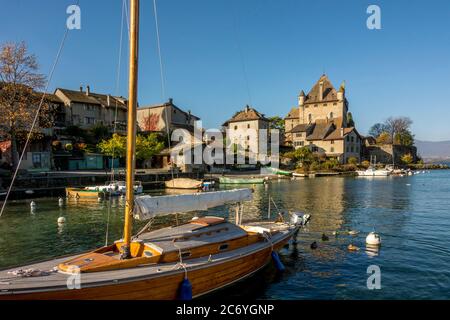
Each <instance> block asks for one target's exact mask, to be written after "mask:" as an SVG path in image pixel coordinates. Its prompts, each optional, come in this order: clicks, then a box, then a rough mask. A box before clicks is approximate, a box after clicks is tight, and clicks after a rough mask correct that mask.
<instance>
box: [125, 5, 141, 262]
mask: <svg viewBox="0 0 450 320" xmlns="http://www.w3.org/2000/svg"><path fill="white" fill-rule="evenodd" d="M138 51H139V0H130V64H129V86H128V124H127V172H126V175H127V176H126V203H125V225H124V232H123V234H124V236H123V237H124V245H123V251H122V258H123V259H128V258H131V254H130V243H131V232H132V226H133V221H132V220H133V209H134V188H133V187H134V171H135V170H134V169H135V160H136V159H135V155H136V113H137V85H138Z"/></svg>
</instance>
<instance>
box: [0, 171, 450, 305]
mask: <svg viewBox="0 0 450 320" xmlns="http://www.w3.org/2000/svg"><path fill="white" fill-rule="evenodd" d="M269 195H271V196H272V197H273V198H274V201H275V203H276V204H277V206H278V207H279V208H284V209H289V210H302V211H305V212H307V213H309V214H311V216H312V219H311V222H310V224H309V226H308V227H307V228H306V229H303V230H302V231H301V232H300V233H299V235H298V244H297V245H295V246H291V247H290V248H289V249H284V250H283V251H282V252H281V256H282V260H283V262H284V264H285V266H286V272H285V273H284V274H282V275H279V274H277V273H276V272H275V271H274V270H273V267H271V266H269V267H268V268H266V269H264V270H263V271H262V272H260V273H258V274H257V275H255V276H254V277H252V278H250V279H248V280H245V281H244V282H242V283H240V284H238V285H235V286H233V287H231V288H229V289H226V290H225V291H222V292H219V293H217V294H215V295H214V296H212V297H210V298H212V299H215V298H224V297H246V298H251V299H254V298H256V299H450V268H449V265H450V197H449V196H450V171H433V172H431V173H426V174H419V175H415V176H412V177H390V178H375V179H371V178H350V177H347V178H343V177H330V178H325V177H324V178H316V179H304V180H295V181H289V180H281V181H274V182H272V183H271V184H270V185H268V186H257V187H256V190H255V194H254V200H253V201H252V202H251V203H247V204H246V206H245V216H246V217H247V218H248V219H254V218H261V217H266V216H267V204H268V196H269ZM35 201H36V203H37V208H36V210H35V212H30V208H29V201H16V202H11V203H10V204H9V205H8V209H7V211H6V212H5V214H4V216H3V217H2V218H1V219H0V268H3V267H9V266H12V265H17V264H22V263H27V262H31V261H34V260H40V259H46V258H51V257H56V256H60V255H65V254H69V253H76V252H80V251H85V250H89V249H92V248H95V247H98V246H102V245H103V244H104V243H105V237H106V228H107V221H108V217H109V221H110V223H109V240H110V241H109V242H111V241H113V240H115V239H118V238H120V237H121V236H122V221H123V207H124V202H123V200H121V199H113V200H112V201H111V202H109V201H103V202H98V201H93V202H81V201H79V202H70V201H66V202H65V204H64V206H63V207H62V208H59V207H58V201H57V199H54V198H53V199H50V198H49V199H37V200H35ZM272 208H273V206H272ZM230 212H231V208H228V207H220V208H215V209H214V210H211V211H210V212H208V214H215V215H222V216H227V217H228V216H229V215H230ZM59 216H64V217H66V219H67V222H66V224H65V225H64V226H63V227H58V225H57V223H56V220H57V218H58V217H59ZM191 217H192V215H190V216H187V217H186V218H185V219H189V218H191ZM170 222H171V221H167V220H165V221H159V226H161V225H166V224H167V223H170ZM139 226H142V223H137V224H136V226H135V227H136V229H138V228H139ZM348 230H357V231H359V234H358V235H357V236H350V235H338V236H337V237H335V236H333V235H332V232H333V231H343V232H344V231H348ZM373 230H376V231H377V232H378V233H380V235H381V237H382V241H383V243H382V246H381V248H380V250H379V251H378V252H373V251H371V250H367V249H366V247H365V237H366V235H367V233H369V232H370V231H373ZM322 233H325V234H327V235H328V236H329V238H330V240H329V241H326V242H323V241H321V236H322ZM313 241H317V242H318V245H319V247H318V249H316V250H311V249H310V244H311V243H312V242H313ZM350 243H351V244H353V245H356V246H358V247H359V248H360V250H359V251H357V252H349V251H348V250H347V246H348V245H349V244H350ZM370 265H377V266H379V267H380V269H381V290H368V289H367V286H366V281H367V277H368V276H369V275H368V274H367V267H368V266H370Z"/></svg>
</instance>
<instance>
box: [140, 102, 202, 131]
mask: <svg viewBox="0 0 450 320" xmlns="http://www.w3.org/2000/svg"><path fill="white" fill-rule="evenodd" d="M199 120H200V118H199V117H197V116H194V115H193V114H191V112H190V111H187V112H186V111H184V110H182V109H181V108H179V107H178V106H176V105H175V104H174V103H173V99H169V101H168V102H166V103H163V104H156V105H151V106H144V107H140V108H138V110H137V122H138V127H139V130H140V131H142V132H161V133H167V127H168V129H169V132H172V131H173V130H175V129H186V130H188V131H189V132H192V133H193V132H194V125H195V122H196V121H199ZM167 123H168V125H167Z"/></svg>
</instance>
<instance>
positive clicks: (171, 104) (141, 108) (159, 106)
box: [139, 99, 200, 120]
mask: <svg viewBox="0 0 450 320" xmlns="http://www.w3.org/2000/svg"><path fill="white" fill-rule="evenodd" d="M168 106H172V107H173V108H175V109H177V110H178V111H180V112H182V113H185V114H186V115H188V114H189V112H186V111H184V110H181V109H180V108H179V107H177V106H176V105H175V104H173V100H172V99H169V101H168V102H165V103H160V104H153V105H148V106H142V107H139V110H144V109H153V108H161V107H168ZM190 116H191V117H192V118H195V119H197V120H200V117H197V116H195V115H193V114H190Z"/></svg>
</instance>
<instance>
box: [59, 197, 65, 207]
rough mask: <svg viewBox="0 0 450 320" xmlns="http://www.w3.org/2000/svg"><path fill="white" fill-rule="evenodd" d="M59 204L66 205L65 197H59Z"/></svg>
mask: <svg viewBox="0 0 450 320" xmlns="http://www.w3.org/2000/svg"><path fill="white" fill-rule="evenodd" d="M58 205H59V206H60V207H62V206H63V205H64V199H63V198H62V197H59V199H58Z"/></svg>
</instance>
